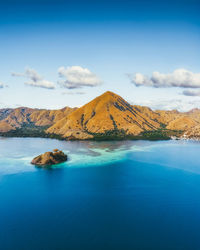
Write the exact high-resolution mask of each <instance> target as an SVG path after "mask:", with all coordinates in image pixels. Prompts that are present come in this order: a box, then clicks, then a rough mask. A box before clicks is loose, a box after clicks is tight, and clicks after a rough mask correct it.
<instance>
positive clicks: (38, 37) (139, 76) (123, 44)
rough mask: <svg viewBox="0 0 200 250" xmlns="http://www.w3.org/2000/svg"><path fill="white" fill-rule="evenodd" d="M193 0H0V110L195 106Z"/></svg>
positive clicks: (197, 28)
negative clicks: (118, 102) (117, 102)
mask: <svg viewBox="0 0 200 250" xmlns="http://www.w3.org/2000/svg"><path fill="white" fill-rule="evenodd" d="M199 11H200V0H173V1H172V0H168V1H161V0H160V1H158V0H140V1H135V0H132V1H130V0H123V1H122V0H115V1H114V0H107V1H105V0H101V1H100V0H93V1H90V0H86V1H83V0H77V1H67V0H56V1H55V0H40V1H39V0H34V1H33V0H29V1H27V0H26V1H22V0H18V1H14V0H5V1H2V0H1V1H0V62H1V63H0V108H6V107H12V108H15V107H19V106H27V107H33V108H50V109H57V108H62V107H64V106H70V107H75V106H76V107H79V106H81V105H83V104H85V103H87V102H88V101H90V100H92V99H93V98H95V97H96V96H98V95H100V94H102V93H103V92H105V91H107V90H109V91H113V92H115V93H117V94H119V95H121V96H122V97H123V98H124V99H126V100H127V101H128V102H130V103H131V104H139V105H145V106H149V107H151V108H153V109H178V110H180V111H187V110H189V109H192V108H200V15H199Z"/></svg>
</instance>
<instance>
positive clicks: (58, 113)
mask: <svg viewBox="0 0 200 250" xmlns="http://www.w3.org/2000/svg"><path fill="white" fill-rule="evenodd" d="M73 110H75V109H72V108H69V107H66V108H63V109H59V110H44V109H31V108H24V107H22V108H16V109H2V110H0V132H8V131H10V130H15V129H16V128H21V127H22V126H23V125H31V124H32V125H35V126H51V125H53V124H54V123H55V122H57V121H58V120H60V119H62V118H63V117H65V116H67V115H68V114H69V113H70V112H72V111H73Z"/></svg>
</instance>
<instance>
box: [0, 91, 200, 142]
mask: <svg viewBox="0 0 200 250" xmlns="http://www.w3.org/2000/svg"><path fill="white" fill-rule="evenodd" d="M199 131H200V110H199V109H193V110H191V111H189V112H178V111H177V110H172V111H164V110H156V111H153V110H151V109H150V108H148V107H143V106H138V105H130V104H129V103H128V102H127V101H125V100H124V99H123V98H122V97H120V96H119V95H117V94H115V93H112V92H110V91H107V92H105V93H104V94H102V95H100V96H98V97H96V98H95V99H94V100H92V101H90V102H89V103H87V104H85V105H84V106H82V107H80V108H69V107H65V108H63V109H59V110H45V109H31V108H25V107H21V108H16V109H0V135H3V136H38V137H43V136H44V137H53V138H63V139H119V138H130V139H167V138H170V137H171V136H176V137H181V136H184V137H186V138H200V132H199Z"/></svg>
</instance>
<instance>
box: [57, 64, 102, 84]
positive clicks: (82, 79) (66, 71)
mask: <svg viewBox="0 0 200 250" xmlns="http://www.w3.org/2000/svg"><path fill="white" fill-rule="evenodd" d="M58 74H59V76H60V77H62V78H65V79H64V80H63V81H59V82H58V83H59V84H60V85H61V86H62V87H64V88H67V89H78V88H82V87H96V86H98V85H100V84H101V80H100V79H99V78H98V77H97V76H96V75H95V74H94V73H92V72H91V71H90V70H89V69H87V68H82V67H81V66H71V67H67V68H65V67H60V68H59V69H58Z"/></svg>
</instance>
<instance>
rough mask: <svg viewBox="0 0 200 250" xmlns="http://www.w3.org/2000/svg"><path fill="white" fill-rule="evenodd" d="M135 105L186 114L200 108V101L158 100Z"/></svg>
mask: <svg viewBox="0 0 200 250" xmlns="http://www.w3.org/2000/svg"><path fill="white" fill-rule="evenodd" d="M134 105H141V106H147V107H149V108H151V109H153V110H175V109H176V110H178V111H181V112H185V111H188V110H191V109H194V108H200V100H199V99H198V100H197V99H195V100H194V99H192V100H191V99H190V100H183V99H178V98H177V99H157V100H148V101H137V102H134Z"/></svg>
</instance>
